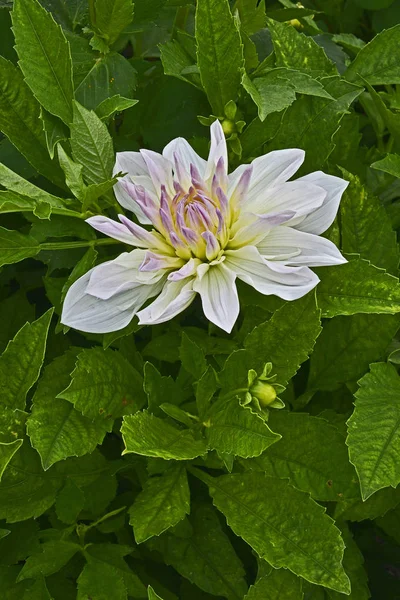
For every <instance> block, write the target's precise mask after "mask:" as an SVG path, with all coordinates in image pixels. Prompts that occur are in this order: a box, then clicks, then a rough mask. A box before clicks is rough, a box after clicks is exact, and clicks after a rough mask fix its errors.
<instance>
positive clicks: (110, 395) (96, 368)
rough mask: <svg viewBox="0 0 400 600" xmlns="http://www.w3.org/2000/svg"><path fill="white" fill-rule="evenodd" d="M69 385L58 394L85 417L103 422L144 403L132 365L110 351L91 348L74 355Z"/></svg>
mask: <svg viewBox="0 0 400 600" xmlns="http://www.w3.org/2000/svg"><path fill="white" fill-rule="evenodd" d="M71 378H72V381H71V383H70V385H69V386H68V387H67V388H66V389H65V390H63V391H62V392H60V393H59V394H58V396H57V397H58V398H64V399H65V400H68V401H69V402H72V404H73V405H74V406H75V408H76V409H77V410H79V411H80V412H81V413H82V414H83V415H84V416H85V417H88V418H89V419H92V420H96V421H100V420H101V421H103V422H104V423H105V425H107V423H108V425H109V431H110V430H111V428H112V423H113V419H117V418H118V417H121V416H122V415H123V414H126V413H131V412H134V411H136V410H139V409H140V408H141V407H142V406H143V405H144V403H145V396H144V392H143V380H142V377H141V376H140V375H139V373H138V372H137V371H136V369H134V368H133V367H132V365H131V364H130V363H129V362H128V361H127V360H126V359H125V358H124V357H123V356H122V354H120V353H119V352H116V351H114V350H103V349H102V348H91V349H90V350H83V351H82V352H81V353H80V354H79V355H78V360H77V363H76V366H75V369H74V371H73V372H72V373H71Z"/></svg>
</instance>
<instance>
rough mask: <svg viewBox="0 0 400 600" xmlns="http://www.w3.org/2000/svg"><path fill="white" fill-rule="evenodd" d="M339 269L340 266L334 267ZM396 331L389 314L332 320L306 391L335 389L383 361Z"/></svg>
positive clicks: (319, 345)
mask: <svg viewBox="0 0 400 600" xmlns="http://www.w3.org/2000/svg"><path fill="white" fill-rule="evenodd" d="M337 268H339V267H337ZM398 328H399V318H398V317H397V316H391V315H379V316H378V315H354V316H351V317H335V318H334V319H332V320H330V321H328V322H327V323H326V325H325V326H324V328H323V331H322V333H321V335H320V337H319V338H318V340H317V343H316V345H315V348H314V352H313V354H312V356H311V363H310V377H309V381H308V389H309V390H335V389H338V388H339V387H340V385H342V384H343V383H346V382H349V381H354V380H356V379H358V378H359V377H361V376H362V375H363V374H364V373H365V372H366V371H367V370H368V366H369V364H370V363H371V362H375V361H378V360H380V359H381V358H382V356H383V354H384V351H385V349H386V347H387V346H388V344H389V343H390V341H391V339H392V337H393V336H394V335H395V333H396V331H397V329H398Z"/></svg>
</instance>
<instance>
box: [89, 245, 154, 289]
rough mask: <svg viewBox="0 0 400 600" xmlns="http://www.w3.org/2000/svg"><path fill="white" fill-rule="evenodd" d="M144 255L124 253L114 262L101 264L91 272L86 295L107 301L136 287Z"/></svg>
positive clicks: (141, 251) (140, 252) (143, 253)
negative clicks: (136, 278) (137, 275)
mask: <svg viewBox="0 0 400 600" xmlns="http://www.w3.org/2000/svg"><path fill="white" fill-rule="evenodd" d="M145 255H146V251H145V250H132V252H124V253H123V254H120V256H118V257H117V258H115V259H114V260H109V261H107V262H104V263H101V265H98V266H97V267H96V268H95V269H93V270H92V271H91V276H90V279H89V283H88V285H87V287H86V290H85V291H86V293H88V294H91V295H92V296H96V297H97V298H101V299H102V300H107V299H108V298H111V296H114V295H115V294H118V293H120V292H123V291H125V290H129V289H132V288H134V287H135V286H137V282H136V280H135V277H136V274H137V272H138V269H139V267H140V265H141V262H142V261H143V259H144V257H145Z"/></svg>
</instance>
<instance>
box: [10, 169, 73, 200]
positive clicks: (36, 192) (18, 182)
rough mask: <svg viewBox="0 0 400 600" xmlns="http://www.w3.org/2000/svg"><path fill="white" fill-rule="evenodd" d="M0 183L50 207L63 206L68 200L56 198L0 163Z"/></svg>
mask: <svg viewBox="0 0 400 600" xmlns="http://www.w3.org/2000/svg"><path fill="white" fill-rule="evenodd" d="M0 184H1V185H2V186H4V187H5V188H6V189H7V190H11V191H13V192H16V193H17V194H21V195H22V196H28V197H29V198H30V199H32V200H36V201H37V202H38V203H39V202H46V203H47V204H49V205H50V206H51V207H52V208H65V206H66V204H67V203H68V200H64V199H63V198H57V196H53V194H49V192H46V191H45V190H42V189H41V188H39V187H37V186H36V185H34V184H33V183H31V182H30V181H27V180H26V179H24V178H23V177H21V176H20V175H18V173H14V171H12V170H11V169H9V168H8V167H6V166H5V165H0Z"/></svg>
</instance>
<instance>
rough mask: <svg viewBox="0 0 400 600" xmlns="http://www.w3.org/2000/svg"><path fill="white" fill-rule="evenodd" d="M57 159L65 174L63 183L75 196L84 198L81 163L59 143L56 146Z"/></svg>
mask: <svg viewBox="0 0 400 600" xmlns="http://www.w3.org/2000/svg"><path fill="white" fill-rule="evenodd" d="M57 153H58V160H59V163H60V166H61V168H62V170H63V171H64V174H65V183H66V184H67V187H68V188H69V189H70V190H71V192H72V193H73V194H74V196H75V198H78V200H81V202H82V201H83V200H84V197H85V188H86V186H85V184H84V182H83V177H82V169H83V167H82V165H80V164H78V163H76V162H74V161H73V160H72V158H71V157H70V156H68V154H67V153H66V152H65V150H64V148H63V147H62V146H61V144H58V146H57Z"/></svg>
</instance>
